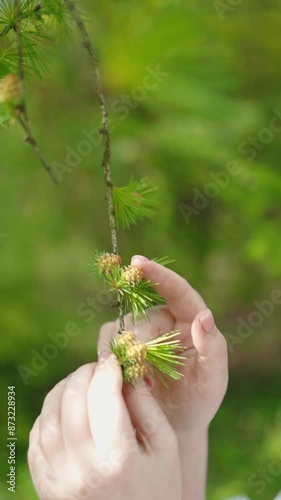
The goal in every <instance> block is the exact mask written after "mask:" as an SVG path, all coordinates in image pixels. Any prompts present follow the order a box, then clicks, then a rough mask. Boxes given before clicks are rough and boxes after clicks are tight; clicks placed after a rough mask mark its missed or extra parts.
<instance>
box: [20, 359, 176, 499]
mask: <svg viewBox="0 0 281 500" xmlns="http://www.w3.org/2000/svg"><path fill="white" fill-rule="evenodd" d="M106 355H109V353H106V354H105V353H102V356H101V360H100V361H99V363H98V364H89V365H85V366H82V367H81V368H79V369H78V370H77V371H76V372H74V373H72V374H71V375H69V376H68V377H67V378H66V379H64V380H62V381H61V382H59V383H58V384H57V385H56V386H55V387H54V388H53V390H52V391H51V392H50V393H49V394H48V395H47V397H46V399H45V402H44V405H43V409H42V412H41V415H40V416H39V417H38V418H37V420H36V422H35V424H34V427H33V429H32V431H31V435H30V446H29V451H28V462H29V467H30V471H31V475H32V479H33V482H34V485H35V488H36V490H37V493H38V496H39V498H40V500H66V499H67V500H90V499H93V500H124V498H129V499H130V500H143V499H144V498H153V499H154V500H170V499H171V498H173V499H175V500H181V499H182V492H181V471H180V461H179V453H178V443H177V438H176V435H175V433H174V431H173V430H172V428H171V426H170V424H169V422H168V420H167V418H166V416H165V415H164V413H163V411H162V409H161V407H160V406H159V405H158V403H157V402H156V401H155V399H154V398H153V397H152V395H151V393H150V391H149V389H148V388H147V387H146V385H145V384H144V383H143V382H141V383H140V384H139V385H138V386H137V388H136V390H133V389H132V388H130V387H127V388H126V389H125V392H126V404H125V402H124V399H123V394H122V386H123V381H122V373H121V369H120V366H119V364H118V362H117V360H116V358H115V357H114V356H113V355H110V356H109V357H107V359H104V358H105V357H106ZM135 429H137V432H136V431H135Z"/></svg>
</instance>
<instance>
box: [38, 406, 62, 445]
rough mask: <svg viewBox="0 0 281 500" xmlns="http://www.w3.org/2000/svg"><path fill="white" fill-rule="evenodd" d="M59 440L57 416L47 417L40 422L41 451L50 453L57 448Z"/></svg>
mask: <svg viewBox="0 0 281 500" xmlns="http://www.w3.org/2000/svg"><path fill="white" fill-rule="evenodd" d="M59 440H60V427H59V422H58V418H57V415H56V414H54V415H51V414H50V415H48V417H47V418H44V417H43V418H41V420H40V444H41V447H42V449H44V450H46V452H47V453H51V452H52V451H53V450H54V449H56V448H57V445H58V443H59Z"/></svg>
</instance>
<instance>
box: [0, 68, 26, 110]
mask: <svg viewBox="0 0 281 500" xmlns="http://www.w3.org/2000/svg"><path fill="white" fill-rule="evenodd" d="M22 101H23V84H22V81H21V79H20V78H19V77H18V76H16V75H6V76H5V77H4V78H3V79H2V80H0V102H3V103H5V104H9V105H13V106H14V107H16V106H18V105H19V104H21V103H22Z"/></svg>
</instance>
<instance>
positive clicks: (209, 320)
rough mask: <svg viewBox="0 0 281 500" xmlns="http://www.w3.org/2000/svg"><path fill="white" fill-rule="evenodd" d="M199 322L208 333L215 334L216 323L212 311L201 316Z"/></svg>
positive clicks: (208, 310)
mask: <svg viewBox="0 0 281 500" xmlns="http://www.w3.org/2000/svg"><path fill="white" fill-rule="evenodd" d="M199 321H200V323H201V326H202V328H203V330H205V332H206V333H213V332H214V331H215V329H216V323H215V320H214V316H213V314H212V313H211V311H210V309H207V310H206V311H204V312H203V313H202V314H201V315H200V317H199Z"/></svg>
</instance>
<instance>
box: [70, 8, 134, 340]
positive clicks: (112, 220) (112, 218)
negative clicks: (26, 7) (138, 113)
mask: <svg viewBox="0 0 281 500" xmlns="http://www.w3.org/2000/svg"><path fill="white" fill-rule="evenodd" d="M64 2H65V5H66V7H67V8H68V10H69V11H70V13H71V14H72V16H73V19H74V21H75V23H76V25H77V27H78V30H79V31H80V33H81V36H82V41H83V46H84V48H85V49H86V50H87V52H88V54H89V56H90V60H91V64H92V67H93V72H94V75H95V79H96V84H97V92H98V98H99V103H100V108H101V113H102V128H101V130H100V133H101V134H102V136H103V160H102V166H103V170H104V180H105V184H106V192H107V196H106V199H107V205H108V216H109V227H110V234H111V242H112V248H113V253H115V254H116V255H117V254H118V253H119V249H118V239H117V224H116V215H115V207H114V201H113V184H112V180H111V148H110V135H109V124H108V112H107V107H106V100H105V97H104V92H103V85H102V80H101V75H100V70H99V64H98V59H97V57H96V54H95V51H94V48H93V45H92V43H91V40H90V37H89V34H88V31H87V28H86V26H85V23H84V21H83V19H82V18H81V16H80V14H79V11H78V9H77V7H76V5H75V3H74V2H73V1H72V0H64ZM118 304H119V323H120V330H119V333H120V332H122V331H124V330H125V323H124V308H123V300H122V296H121V294H120V292H118Z"/></svg>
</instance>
